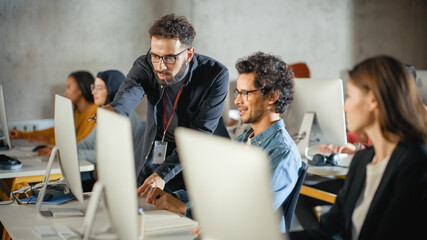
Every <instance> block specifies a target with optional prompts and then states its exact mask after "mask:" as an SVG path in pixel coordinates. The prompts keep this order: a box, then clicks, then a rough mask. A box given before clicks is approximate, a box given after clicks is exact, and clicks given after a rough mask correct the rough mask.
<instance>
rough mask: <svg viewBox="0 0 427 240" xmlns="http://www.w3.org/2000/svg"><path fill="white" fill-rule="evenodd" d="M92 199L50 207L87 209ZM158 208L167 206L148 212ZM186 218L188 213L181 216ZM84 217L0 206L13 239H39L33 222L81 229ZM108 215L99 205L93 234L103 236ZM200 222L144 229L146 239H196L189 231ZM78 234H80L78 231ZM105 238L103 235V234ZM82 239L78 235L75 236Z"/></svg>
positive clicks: (0, 212) (18, 206)
mask: <svg viewBox="0 0 427 240" xmlns="http://www.w3.org/2000/svg"><path fill="white" fill-rule="evenodd" d="M88 202H89V200H85V201H84V203H83V204H80V203H79V202H78V201H74V202H71V203H67V204H66V206H65V205H49V208H50V207H54V208H56V207H58V208H61V207H67V208H70V207H71V208H79V209H81V210H82V211H84V212H86V209H87V205H88ZM156 211H164V210H153V211H147V212H146V213H145V214H146V215H148V217H149V216H150V214H152V215H157V213H156ZM182 218H185V217H182ZM83 220H84V217H57V218H52V217H43V216H41V215H40V214H39V213H38V212H37V211H36V206H35V205H17V204H12V205H7V206H0V221H1V222H2V224H3V226H4V227H5V228H6V230H7V231H8V233H9V234H10V237H11V238H12V239H14V240H25V239H37V238H38V236H37V232H36V231H35V230H34V226H39V227H47V226H50V227H54V228H56V227H65V228H66V229H68V230H72V231H76V230H77V231H79V230H81V228H82V223H83ZM149 221H150V220H147V222H146V224H149ZM109 226H110V224H109V218H108V216H107V212H106V211H105V210H104V208H103V207H101V206H100V207H99V208H98V211H97V213H96V217H95V221H94V226H93V229H92V233H95V234H94V237H95V238H96V237H97V234H96V233H98V237H100V235H99V234H100V233H101V232H104V231H105V230H106V229H107V228H108V227H109ZM196 226H197V223H196V222H194V224H192V225H188V226H182V227H175V228H165V229H161V230H152V231H146V232H144V240H146V239H147V240H171V239H174V240H189V239H194V235H192V234H191V233H190V232H191V230H192V229H194V228H195V227H196ZM76 237H77V235H76ZM101 238H102V237H101ZM43 239H61V238H60V237H59V236H52V237H48V238H43ZM73 239H79V238H73Z"/></svg>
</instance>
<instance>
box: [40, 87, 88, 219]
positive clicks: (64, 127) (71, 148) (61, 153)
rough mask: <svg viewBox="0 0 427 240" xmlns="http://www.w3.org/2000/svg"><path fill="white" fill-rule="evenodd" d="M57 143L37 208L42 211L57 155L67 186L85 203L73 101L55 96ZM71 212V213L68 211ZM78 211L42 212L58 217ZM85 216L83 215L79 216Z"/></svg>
mask: <svg viewBox="0 0 427 240" xmlns="http://www.w3.org/2000/svg"><path fill="white" fill-rule="evenodd" d="M54 121H55V142H56V146H55V147H54V148H53V150H52V153H51V156H50V158H49V162H48V166H47V170H46V174H45V177H44V181H43V182H44V186H43V188H42V190H41V193H40V195H39V196H38V199H37V208H38V210H39V211H40V208H41V204H42V199H43V197H44V194H45V191H46V187H47V183H48V182H49V175H50V170H51V168H52V164H53V161H54V158H55V154H57V157H58V159H59V164H60V167H61V173H62V175H63V177H64V180H65V182H66V184H67V186H68V187H69V188H70V189H71V192H72V193H73V194H74V196H75V197H76V198H77V199H78V200H79V201H80V202H81V203H82V202H83V188H82V183H81V177H80V164H79V160H78V157H77V141H76V130H75V125H74V116H73V105H72V103H71V100H70V99H68V98H65V97H62V96H59V95H56V96H55V117H54ZM68 210H70V211H68ZM75 210H77V209H63V208H52V209H49V211H40V212H41V214H42V215H44V216H49V215H53V216H56V214H57V215H60V214H61V213H62V214H64V215H70V214H72V213H71V212H75V213H76V214H78V213H77V212H76V211H75ZM78 215H83V214H78Z"/></svg>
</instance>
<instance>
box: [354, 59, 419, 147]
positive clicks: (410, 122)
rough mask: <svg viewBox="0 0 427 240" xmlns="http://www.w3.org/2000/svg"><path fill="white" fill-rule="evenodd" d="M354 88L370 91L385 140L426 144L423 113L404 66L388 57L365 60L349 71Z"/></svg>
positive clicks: (413, 84) (410, 78)
mask: <svg viewBox="0 0 427 240" xmlns="http://www.w3.org/2000/svg"><path fill="white" fill-rule="evenodd" d="M349 75H350V81H351V82H352V83H353V84H355V85H356V86H357V87H358V88H360V89H362V90H365V91H370V90H371V91H372V92H373V94H374V96H375V98H376V100H377V102H378V109H379V112H380V114H379V121H380V125H381V132H382V134H383V136H384V138H385V139H387V140H389V141H390V140H391V139H392V138H393V136H397V137H398V138H399V139H400V140H403V141H421V142H424V143H427V112H426V110H425V109H424V106H423V102H422V100H421V96H420V94H419V92H418V89H417V86H416V85H415V81H414V80H412V77H411V75H410V73H409V72H408V70H407V69H406V67H405V65H403V64H402V63H401V62H399V61H398V60H396V59H394V58H392V57H389V56H377V57H373V58H369V59H367V60H365V61H363V62H361V63H359V64H358V65H356V66H355V67H354V68H353V70H351V71H350V72H349Z"/></svg>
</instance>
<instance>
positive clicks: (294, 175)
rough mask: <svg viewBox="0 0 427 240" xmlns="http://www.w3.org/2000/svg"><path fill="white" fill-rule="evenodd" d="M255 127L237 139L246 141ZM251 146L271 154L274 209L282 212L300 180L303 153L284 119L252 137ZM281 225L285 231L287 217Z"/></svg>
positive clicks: (282, 217) (282, 219)
mask: <svg viewBox="0 0 427 240" xmlns="http://www.w3.org/2000/svg"><path fill="white" fill-rule="evenodd" d="M252 133H253V129H252V128H251V129H249V130H248V131H246V132H244V133H243V134H241V135H240V136H238V137H237V138H236V139H235V141H240V142H243V143H246V142H247V141H248V138H249V136H250V135H251V134H252ZM251 146H256V147H261V148H263V149H264V150H265V151H266V152H267V153H268V155H269V159H270V164H271V172H272V178H271V189H272V192H273V206H274V210H275V211H276V210H279V212H280V213H281V214H282V211H281V206H282V204H283V203H284V202H285V200H286V199H287V198H288V196H289V194H290V193H291V192H292V189H293V188H294V187H295V184H296V182H297V180H298V172H299V171H298V170H299V169H300V168H301V166H302V163H301V154H300V153H299V151H298V148H297V146H296V144H295V142H294V141H293V140H292V138H291V136H290V135H289V133H288V132H287V131H286V129H285V123H284V122H283V119H280V120H279V121H277V122H275V123H274V124H273V125H271V126H270V127H269V128H267V129H266V130H265V131H263V132H262V133H260V134H258V135H256V136H255V137H254V138H252V139H251ZM280 227H281V230H282V232H284V231H285V218H284V216H283V215H282V216H281V223H280Z"/></svg>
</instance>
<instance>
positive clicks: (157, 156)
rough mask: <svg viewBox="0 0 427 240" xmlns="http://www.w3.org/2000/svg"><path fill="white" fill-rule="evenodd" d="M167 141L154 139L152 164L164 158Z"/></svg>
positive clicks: (160, 161) (158, 162) (161, 161)
mask: <svg viewBox="0 0 427 240" xmlns="http://www.w3.org/2000/svg"><path fill="white" fill-rule="evenodd" d="M167 149H168V142H164V141H163V142H162V141H155V142H154V150H153V164H162V163H163V162H164V161H165V158H166V150H167Z"/></svg>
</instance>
